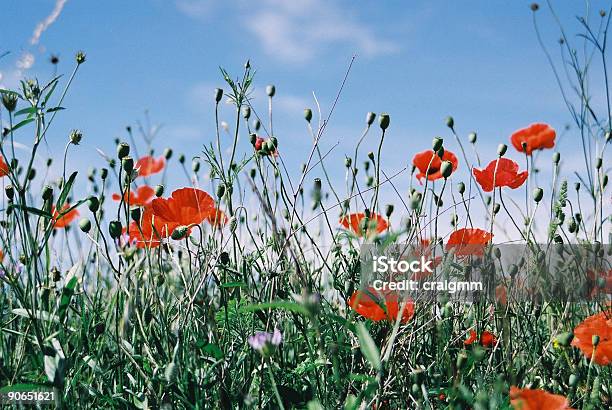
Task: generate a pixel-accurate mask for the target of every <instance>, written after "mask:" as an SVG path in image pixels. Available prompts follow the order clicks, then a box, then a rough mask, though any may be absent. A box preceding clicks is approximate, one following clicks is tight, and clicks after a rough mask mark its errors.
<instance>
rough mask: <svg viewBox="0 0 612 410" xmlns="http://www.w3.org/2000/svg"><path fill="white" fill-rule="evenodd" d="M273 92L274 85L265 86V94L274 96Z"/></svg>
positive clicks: (274, 90) (274, 89)
mask: <svg viewBox="0 0 612 410" xmlns="http://www.w3.org/2000/svg"><path fill="white" fill-rule="evenodd" d="M274 94H276V87H274V86H273V85H269V86H267V87H266V95H267V96H268V97H274Z"/></svg>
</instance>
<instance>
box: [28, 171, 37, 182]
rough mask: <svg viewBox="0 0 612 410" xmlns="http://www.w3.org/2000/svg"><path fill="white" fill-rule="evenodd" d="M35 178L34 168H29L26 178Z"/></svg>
mask: <svg viewBox="0 0 612 410" xmlns="http://www.w3.org/2000/svg"><path fill="white" fill-rule="evenodd" d="M34 178H36V168H32V169H30V173H29V174H28V180H30V181H31V180H33V179H34Z"/></svg>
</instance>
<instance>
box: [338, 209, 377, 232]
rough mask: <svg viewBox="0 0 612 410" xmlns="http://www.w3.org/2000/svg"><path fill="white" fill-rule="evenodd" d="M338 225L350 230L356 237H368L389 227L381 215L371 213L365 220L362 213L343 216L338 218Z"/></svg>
mask: <svg viewBox="0 0 612 410" xmlns="http://www.w3.org/2000/svg"><path fill="white" fill-rule="evenodd" d="M340 225H342V226H343V227H345V228H346V229H350V230H351V231H353V233H354V234H355V235H357V236H365V237H370V236H372V235H374V234H375V233H382V232H384V231H386V230H387V228H388V227H389V223H388V222H387V220H386V219H385V218H384V217H383V216H382V215H379V214H376V213H371V214H370V217H369V218H366V216H365V214H364V213H363V212H360V213H356V214H349V215H344V216H343V217H342V218H340ZM366 225H367V226H366ZM364 234H365V235H364Z"/></svg>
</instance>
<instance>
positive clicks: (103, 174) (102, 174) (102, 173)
mask: <svg viewBox="0 0 612 410" xmlns="http://www.w3.org/2000/svg"><path fill="white" fill-rule="evenodd" d="M107 176H108V169H107V168H102V169H101V170H100V178H102V180H105V179H106V177H107Z"/></svg>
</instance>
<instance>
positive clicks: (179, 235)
mask: <svg viewBox="0 0 612 410" xmlns="http://www.w3.org/2000/svg"><path fill="white" fill-rule="evenodd" d="M188 229H189V228H187V227H186V226H185V225H181V226H179V227H177V228H176V229H174V231H172V235H170V237H171V238H172V239H174V240H175V241H177V240H179V239H183V238H185V235H187V231H188Z"/></svg>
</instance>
